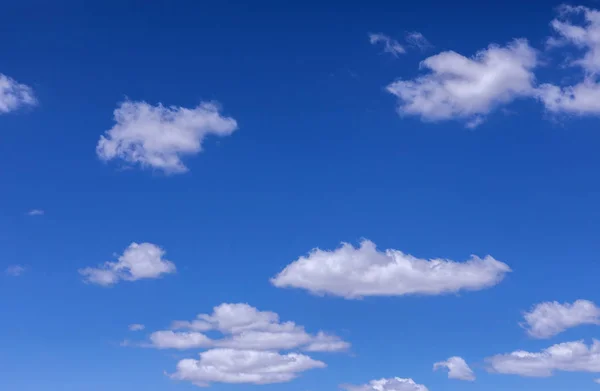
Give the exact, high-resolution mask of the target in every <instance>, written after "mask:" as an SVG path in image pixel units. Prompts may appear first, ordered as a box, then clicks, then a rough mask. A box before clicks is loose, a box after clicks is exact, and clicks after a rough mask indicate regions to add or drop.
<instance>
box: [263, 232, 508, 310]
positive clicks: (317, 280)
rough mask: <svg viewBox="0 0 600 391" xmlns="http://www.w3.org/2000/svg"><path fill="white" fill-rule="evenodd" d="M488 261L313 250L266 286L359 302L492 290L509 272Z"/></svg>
mask: <svg viewBox="0 0 600 391" xmlns="http://www.w3.org/2000/svg"><path fill="white" fill-rule="evenodd" d="M510 271H511V270H510V268H509V267H508V265H506V264H505V263H502V262H500V261H497V260H495V259H494V258H492V257H491V256H486V257H485V258H483V259H482V258H478V257H476V256H472V257H471V259H469V260H468V261H466V262H454V261H450V260H445V259H432V260H426V259H419V258H415V257H413V256H412V255H408V254H404V253H403V252H401V251H398V250H386V251H378V250H377V248H376V246H375V244H374V243H373V242H371V241H369V240H364V241H363V242H362V243H361V244H360V247H358V248H355V247H354V246H352V245H351V244H348V243H343V244H342V246H341V247H339V248H338V249H336V250H332V251H326V250H320V249H315V250H313V251H312V252H311V253H309V254H308V256H304V257H300V258H299V259H298V260H296V261H294V262H292V263H291V264H289V265H288V266H287V267H286V268H285V269H283V271H281V272H280V273H279V274H278V275H277V276H275V277H274V278H272V279H271V282H272V283H273V284H274V285H275V286H277V287H280V288H285V287H292V288H303V289H306V290H308V291H310V292H312V293H315V294H331V295H336V296H342V297H345V298H347V299H355V298H360V297H363V296H401V295H408V294H423V295H439V294H444V293H452V292H458V291H461V290H480V289H483V288H487V287H491V286H493V285H496V284H498V283H499V282H500V281H501V280H502V279H503V278H504V275H505V274H506V273H508V272H510Z"/></svg>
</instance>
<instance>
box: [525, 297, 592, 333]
mask: <svg viewBox="0 0 600 391" xmlns="http://www.w3.org/2000/svg"><path fill="white" fill-rule="evenodd" d="M523 316H524V318H525V321H524V322H523V323H522V324H521V326H522V327H524V328H525V329H526V330H527V334H529V335H530V336H531V337H533V338H538V339H544V338H551V337H553V336H555V335H557V334H560V333H562V332H563V331H565V330H567V329H570V328H573V327H577V326H581V325H585V324H593V325H600V308H599V307H598V306H596V304H594V303H593V302H591V301H589V300H577V301H575V302H574V303H562V304H561V303H559V302H556V301H554V302H545V303H540V304H537V305H536V306H534V307H533V309H532V310H531V311H529V312H526V313H525V314H524V315H523Z"/></svg>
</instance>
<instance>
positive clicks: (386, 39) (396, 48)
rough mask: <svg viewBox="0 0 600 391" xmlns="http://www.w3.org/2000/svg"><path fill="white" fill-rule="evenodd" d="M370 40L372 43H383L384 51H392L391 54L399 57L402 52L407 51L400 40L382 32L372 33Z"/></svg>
mask: <svg viewBox="0 0 600 391" xmlns="http://www.w3.org/2000/svg"><path fill="white" fill-rule="evenodd" d="M369 41H370V42H371V44H372V45H376V44H380V43H381V44H383V51H384V52H386V53H390V54H391V55H393V56H395V57H398V55H400V54H404V53H406V49H404V46H402V45H401V44H400V42H398V41H396V40H395V39H393V38H392V37H390V36H388V35H385V34H382V33H370V34H369Z"/></svg>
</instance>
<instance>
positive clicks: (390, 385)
mask: <svg viewBox="0 0 600 391" xmlns="http://www.w3.org/2000/svg"><path fill="white" fill-rule="evenodd" d="M342 388H343V389H345V390H347V391H429V390H428V389H427V387H425V386H424V385H422V384H417V383H415V381H414V380H413V379H402V378H399V377H394V378H391V379H379V380H371V381H370V382H369V384H363V385H360V386H353V385H343V386H342Z"/></svg>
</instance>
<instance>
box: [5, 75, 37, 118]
mask: <svg viewBox="0 0 600 391" xmlns="http://www.w3.org/2000/svg"><path fill="white" fill-rule="evenodd" d="M36 104H37V100H36V99H35V96H34V94H33V90H32V89H31V87H29V86H26V85H25V84H20V83H18V82H17V81H16V80H14V79H12V78H10V77H8V76H6V75H3V74H1V73H0V114H6V113H10V112H11V111H15V110H17V109H20V108H21V107H24V106H35V105H36Z"/></svg>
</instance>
